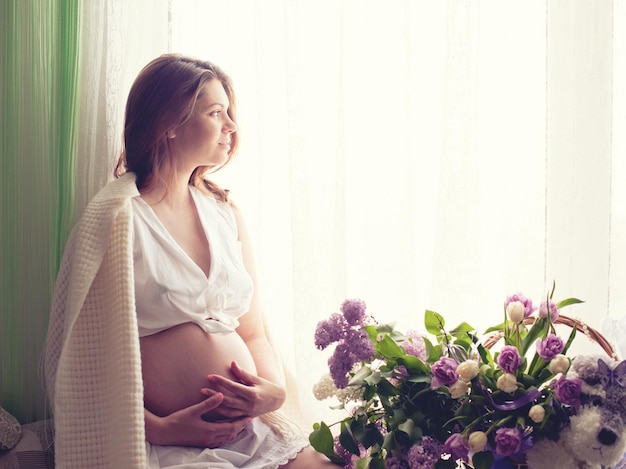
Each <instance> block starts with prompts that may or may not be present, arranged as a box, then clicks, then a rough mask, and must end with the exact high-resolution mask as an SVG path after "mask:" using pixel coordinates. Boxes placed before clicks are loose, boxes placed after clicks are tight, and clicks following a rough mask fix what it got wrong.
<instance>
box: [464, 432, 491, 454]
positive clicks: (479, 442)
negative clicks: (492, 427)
mask: <svg viewBox="0 0 626 469" xmlns="http://www.w3.org/2000/svg"><path fill="white" fill-rule="evenodd" d="M467 444H468V445H469V448H470V450H471V451H472V452H473V453H480V452H481V451H482V450H483V449H485V446H487V434H486V433H485V432H472V433H470V436H469V438H468V439H467Z"/></svg>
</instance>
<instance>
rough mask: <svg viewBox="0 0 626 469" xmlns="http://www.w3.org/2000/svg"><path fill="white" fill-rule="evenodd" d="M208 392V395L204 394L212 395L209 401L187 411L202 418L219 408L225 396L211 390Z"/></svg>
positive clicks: (206, 400)
mask: <svg viewBox="0 0 626 469" xmlns="http://www.w3.org/2000/svg"><path fill="white" fill-rule="evenodd" d="M203 391H204V390H203ZM206 391H208V393H204V392H203V394H205V395H209V394H212V395H210V397H209V398H208V399H205V400H203V401H202V402H199V403H198V404H195V405H192V406H191V407H188V408H187V410H188V411H189V412H190V413H192V414H193V415H194V416H196V417H202V416H203V415H204V414H206V413H207V412H209V411H211V410H213V409H216V408H218V407H219V406H220V405H221V404H222V402H223V401H224V395H223V394H222V393H221V392H215V391H213V390H211V389H206Z"/></svg>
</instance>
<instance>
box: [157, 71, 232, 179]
mask: <svg viewBox="0 0 626 469" xmlns="http://www.w3.org/2000/svg"><path fill="white" fill-rule="evenodd" d="M229 106H230V102H229V99H228V96H227V95H226V91H224V87H223V86H222V83H221V82H220V81H219V80H218V79H217V78H214V79H212V80H211V81H209V82H207V83H206V84H204V85H203V86H202V89H201V91H200V94H199V96H198V100H197V101H196V105H195V107H194V109H193V112H192V114H191V116H190V117H189V119H188V120H187V122H185V123H184V124H183V125H181V126H180V127H178V128H176V129H174V130H173V131H171V132H170V134H169V137H170V138H171V139H172V142H171V143H172V146H173V149H174V152H175V161H176V164H177V167H178V169H179V170H182V171H185V172H187V173H191V171H193V170H194V169H195V168H197V167H198V166H219V165H222V164H224V163H225V162H226V161H227V160H228V152H229V151H230V141H231V136H232V134H233V133H234V132H235V131H236V130H237V125H236V124H235V123H234V122H233V121H232V120H231V119H230V117H229V116H228V112H227V111H228V108H229Z"/></svg>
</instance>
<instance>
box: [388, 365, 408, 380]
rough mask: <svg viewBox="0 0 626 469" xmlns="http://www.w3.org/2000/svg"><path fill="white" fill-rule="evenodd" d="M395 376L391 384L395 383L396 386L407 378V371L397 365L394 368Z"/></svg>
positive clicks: (404, 367) (402, 366)
mask: <svg viewBox="0 0 626 469" xmlns="http://www.w3.org/2000/svg"><path fill="white" fill-rule="evenodd" d="M394 371H395V375H394V377H393V378H392V380H393V381H392V382H394V381H395V383H394V384H397V383H398V382H399V381H403V380H405V379H407V378H408V377H409V370H407V369H406V366H404V365H398V366H396V368H395V370H394Z"/></svg>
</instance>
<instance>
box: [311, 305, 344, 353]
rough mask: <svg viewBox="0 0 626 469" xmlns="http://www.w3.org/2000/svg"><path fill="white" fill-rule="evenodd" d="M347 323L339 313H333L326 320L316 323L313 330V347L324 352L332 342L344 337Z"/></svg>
mask: <svg viewBox="0 0 626 469" xmlns="http://www.w3.org/2000/svg"><path fill="white" fill-rule="evenodd" d="M346 329H347V323H346V320H345V318H344V317H343V316H342V315H341V314H339V313H333V314H331V315H330V317H329V318H328V319H325V320H323V321H320V322H318V323H317V327H316V329H315V346H316V347H317V348H318V349H320V350H324V349H325V348H326V347H328V346H329V345H330V344H332V343H333V342H337V341H339V340H341V339H343V338H344V337H345V333H346Z"/></svg>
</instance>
